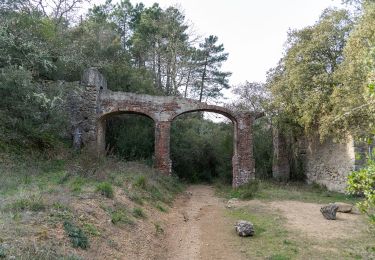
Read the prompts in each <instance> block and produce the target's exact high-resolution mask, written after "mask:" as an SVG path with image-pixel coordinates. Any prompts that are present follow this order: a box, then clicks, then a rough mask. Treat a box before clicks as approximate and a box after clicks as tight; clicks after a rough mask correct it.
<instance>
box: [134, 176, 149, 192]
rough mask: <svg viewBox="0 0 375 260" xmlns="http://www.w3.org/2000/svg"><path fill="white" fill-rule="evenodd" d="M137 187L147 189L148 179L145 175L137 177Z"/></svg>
mask: <svg viewBox="0 0 375 260" xmlns="http://www.w3.org/2000/svg"><path fill="white" fill-rule="evenodd" d="M134 185H135V186H137V187H139V188H142V189H144V190H145V189H147V178H146V176H144V175H140V176H138V177H137V179H136V180H135V183H134Z"/></svg>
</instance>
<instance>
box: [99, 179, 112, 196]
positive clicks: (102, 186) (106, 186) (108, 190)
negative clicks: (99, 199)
mask: <svg viewBox="0 0 375 260" xmlns="http://www.w3.org/2000/svg"><path fill="white" fill-rule="evenodd" d="M96 191H97V192H100V193H101V194H102V195H103V196H105V197H107V198H110V199H112V198H113V197H114V192H113V188H112V184H110V183H109V182H102V183H99V184H98V185H96Z"/></svg>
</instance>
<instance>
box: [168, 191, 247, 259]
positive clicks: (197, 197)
mask: <svg viewBox="0 0 375 260" xmlns="http://www.w3.org/2000/svg"><path fill="white" fill-rule="evenodd" d="M167 223H168V227H167V230H166V237H167V241H166V243H167V247H168V252H167V254H168V258H167V259H178V260H184V259H186V260H188V259H189V260H193V259H246V258H245V256H244V255H243V254H242V253H241V252H240V251H239V248H238V245H236V244H234V243H233V237H234V236H235V232H234V227H233V224H234V223H233V221H232V220H230V219H229V218H227V217H225V201H224V200H222V199H219V198H217V197H216V196H215V195H214V191H213V189H212V188H211V187H209V186H204V185H194V186H190V187H189V188H188V190H187V192H186V193H185V195H184V196H181V197H180V198H179V199H178V200H177V201H176V203H175V204H174V207H173V208H172V212H171V213H170V214H169V216H168V219H167Z"/></svg>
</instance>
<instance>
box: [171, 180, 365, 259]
mask: <svg viewBox="0 0 375 260" xmlns="http://www.w3.org/2000/svg"><path fill="white" fill-rule="evenodd" d="M226 202H227V201H226V200H224V199H221V198H218V197H217V196H215V194H214V190H213V188H212V187H209V186H204V185H195V186H190V187H189V188H188V190H187V192H185V193H184V194H183V195H181V196H180V197H179V198H178V199H177V200H176V202H175V203H174V206H173V208H172V209H171V212H170V213H169V214H168V216H167V217H166V219H165V221H166V223H167V227H166V234H165V243H166V244H165V247H166V248H167V257H166V258H167V259H176V260H177V259H178V260H184V259H186V260H187V259H189V260H192V259H249V258H248V257H249V256H248V255H246V254H245V253H246V252H245V250H244V244H243V242H244V240H241V239H240V238H239V237H238V236H237V235H236V233H235V231H234V223H235V220H234V219H233V218H231V217H229V216H228V214H226V211H229V209H227V208H226ZM232 205H233V207H234V208H237V207H246V208H249V209H251V208H253V209H256V208H262V209H263V210H264V209H267V210H269V212H272V213H277V214H279V215H281V217H283V218H284V219H286V224H285V225H286V228H287V229H288V230H290V231H291V232H292V233H295V234H299V235H302V236H303V237H306V239H307V240H310V239H311V240H320V241H327V240H335V239H338V238H340V239H343V238H344V239H345V238H348V237H350V238H352V239H355V238H356V237H357V236H360V235H361V233H362V232H364V231H365V230H366V229H367V225H366V223H365V221H364V220H363V216H361V215H359V214H345V213H338V214H337V220H336V221H329V220H326V219H324V218H323V216H322V215H321V213H320V207H321V205H319V204H315V203H305V202H299V201H272V202H266V201H260V200H251V201H238V202H236V203H234V204H232ZM233 207H232V209H233ZM247 250H248V249H247ZM327 250H328V249H327ZM276 253H277V252H276Z"/></svg>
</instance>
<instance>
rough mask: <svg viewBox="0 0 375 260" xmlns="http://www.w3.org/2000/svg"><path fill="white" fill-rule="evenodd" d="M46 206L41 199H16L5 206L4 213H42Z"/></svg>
mask: <svg viewBox="0 0 375 260" xmlns="http://www.w3.org/2000/svg"><path fill="white" fill-rule="evenodd" d="M46 208H47V206H46V205H45V204H44V202H43V201H42V200H41V199H18V200H16V201H14V202H12V203H10V204H8V205H6V206H5V209H4V210H6V211H13V212H20V211H26V210H29V211H34V212H39V211H44V210H45V209H46Z"/></svg>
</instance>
